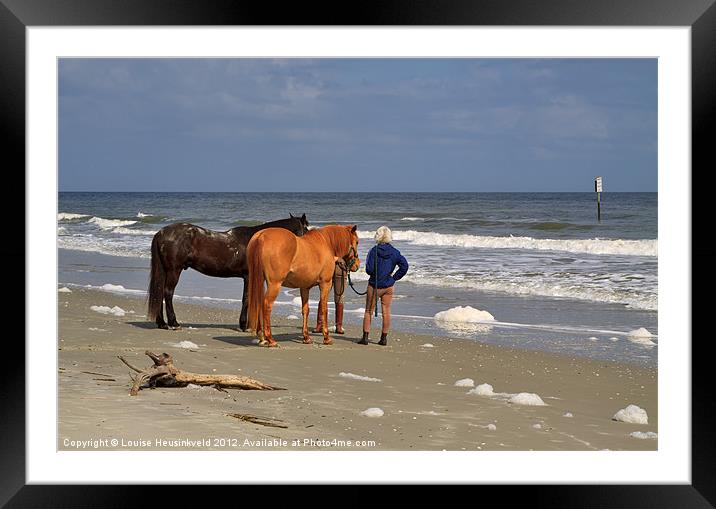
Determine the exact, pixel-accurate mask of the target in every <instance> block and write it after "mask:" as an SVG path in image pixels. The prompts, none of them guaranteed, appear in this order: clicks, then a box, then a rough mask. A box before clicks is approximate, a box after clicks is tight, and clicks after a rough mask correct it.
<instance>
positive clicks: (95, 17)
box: [0, 0, 716, 508]
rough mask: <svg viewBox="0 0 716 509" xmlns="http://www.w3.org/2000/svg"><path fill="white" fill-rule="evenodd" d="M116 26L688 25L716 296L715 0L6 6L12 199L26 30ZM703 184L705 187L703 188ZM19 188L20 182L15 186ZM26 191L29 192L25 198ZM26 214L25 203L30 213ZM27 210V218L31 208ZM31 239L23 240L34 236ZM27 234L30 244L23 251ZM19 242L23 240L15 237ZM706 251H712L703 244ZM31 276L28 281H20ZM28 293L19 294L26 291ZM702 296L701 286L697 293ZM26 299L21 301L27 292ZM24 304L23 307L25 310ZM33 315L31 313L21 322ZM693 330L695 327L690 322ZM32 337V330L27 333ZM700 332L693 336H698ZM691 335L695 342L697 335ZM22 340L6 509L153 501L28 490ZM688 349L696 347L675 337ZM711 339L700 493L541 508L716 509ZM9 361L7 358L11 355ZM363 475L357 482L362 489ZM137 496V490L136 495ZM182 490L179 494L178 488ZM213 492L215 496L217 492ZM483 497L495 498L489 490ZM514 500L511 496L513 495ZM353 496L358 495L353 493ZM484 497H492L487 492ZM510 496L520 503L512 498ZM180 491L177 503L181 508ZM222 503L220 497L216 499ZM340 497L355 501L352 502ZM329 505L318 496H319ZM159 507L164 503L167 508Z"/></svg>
mask: <svg viewBox="0 0 716 509" xmlns="http://www.w3.org/2000/svg"><path fill="white" fill-rule="evenodd" d="M92 25H94V26H108V25H150V26H160V25H184V26H198V25H200V26H203V25H334V26H348V25H426V26H436V25H463V26H466V25H497V26H507V25H552V26H590V25H598V26H689V27H691V43H692V54H691V62H692V65H691V73H692V168H699V169H698V170H697V171H694V170H692V169H690V168H685V169H684V171H690V172H691V174H690V175H691V182H692V246H691V253H692V273H697V274H698V275H699V278H698V286H699V287H700V288H703V289H706V290H708V289H710V288H711V283H712V281H713V279H714V278H713V276H712V275H711V274H712V270H711V268H710V267H709V263H713V261H715V260H716V256H715V255H716V252H715V251H714V248H713V247H709V246H707V245H706V244H705V243H704V244H702V246H699V247H697V246H695V245H694V244H695V242H694V241H695V240H697V239H701V238H704V237H708V236H709V232H710V229H709V228H708V226H709V223H710V222H711V221H709V220H710V217H711V215H710V214H709V212H710V210H709V209H710V202H711V201H712V200H709V195H706V194H705V193H708V192H709V191H710V186H708V184H707V183H706V182H705V180H704V178H705V177H706V176H709V175H710V173H711V172H713V171H714V168H716V164H714V163H715V161H714V159H715V158H714V153H713V149H712V147H711V145H713V142H712V139H711V136H710V133H711V132H712V129H713V128H714V127H715V125H714V124H716V5H714V0H622V1H618V2H617V1H610V2H595V1H593V0H592V1H590V0H549V1H544V2H534V1H531V0H489V1H475V0H458V1H452V2H438V1H429V2H428V1H414V2H412V1H409V0H402V1H395V0H392V1H388V0H384V1H381V2H376V3H375V4H362V5H355V6H351V8H350V9H337V8H324V6H323V5H321V4H312V5H306V4H304V3H291V2H286V3H285V4H282V5H281V6H280V8H276V6H275V5H272V4H269V3H264V4H260V3H258V2H254V3H251V4H249V3H248V2H241V1H236V0H233V1H232V0H214V1H211V2H209V1H204V2H202V1H199V0H125V1H122V2H117V1H112V0H0V115H2V135H3V136H2V137H1V139H2V144H3V156H4V161H6V164H5V171H4V172H3V177H4V179H5V182H6V184H5V185H6V188H7V189H17V190H18V191H17V192H13V193H12V194H13V195H15V196H23V197H24V195H25V194H24V191H25V179H24V171H21V168H22V169H23V170H24V168H25V54H26V46H25V28H26V27H31V26H92ZM697 175H698V185H694V183H695V182H694V180H696V179H694V177H695V176H697ZM13 179H14V182H13ZM19 189H22V190H23V193H20V192H19ZM23 205H24V203H23ZM19 207H20V205H19V204H18V203H17V201H13V200H3V208H4V210H3V212H4V215H3V217H11V214H15V215H16V214H17V210H18V209H19ZM23 209H24V207H23ZM26 234H27V233H24V235H26ZM24 235H23V240H24ZM18 237H19V236H18ZM702 242H703V241H702ZM24 246H25V244H24V241H21V240H20V239H19V238H15V239H13V241H12V242H2V243H0V259H1V260H2V263H3V265H2V266H3V267H4V268H5V269H6V270H5V274H4V275H5V278H6V281H8V283H7V284H9V285H11V286H12V287H13V288H24V282H25V273H26V272H27V271H31V270H32V267H28V266H26V264H25V247H24ZM21 266H22V267H24V269H25V271H20V270H18V267H21ZM21 283H22V286H21ZM694 289H695V287H692V292H693V291H694ZM23 295H24V290H23ZM703 295H705V296H704V297H702V298H697V297H698V295H697V293H696V292H694V293H693V296H694V297H693V299H692V317H694V318H698V319H699V321H698V323H703V322H704V319H703V318H701V317H703V316H708V314H707V313H708V308H707V306H709V304H710V301H711V299H709V298H708V297H707V296H708V293H706V294H703ZM21 302H22V304H20V303H21ZM21 305H22V306H23V310H22V311H24V310H25V307H24V306H25V299H24V298H23V299H19V298H18V299H16V300H15V302H14V303H11V304H8V306H9V309H7V310H6V313H7V316H10V317H12V320H11V321H13V322H16V323H18V324H20V323H22V324H24V321H23V322H20V319H19V317H20V316H21V310H20V306H21ZM22 316H24V312H23V313H22ZM692 323H693V324H694V325H695V324H696V323H697V321H696V320H693V322H692ZM21 328H22V329H23V330H22V333H23V337H24V333H25V331H24V325H23V326H22V327H21ZM695 330H696V329H694V331H695ZM692 336H695V334H693V333H692ZM18 337H19V336H18V335H10V334H6V335H5V338H4V339H5V344H4V346H5V349H4V350H5V351H4V353H5V355H4V356H3V357H4V359H5V363H4V365H3V383H2V384H0V401H1V405H2V409H1V410H0V416H2V418H1V419H0V422H2V434H1V435H0V504H2V505H7V507H63V506H72V507H83V506H85V505H87V506H89V505H93V506H97V505H99V506H101V507H114V506H120V505H122V506H125V505H129V504H134V503H141V502H148V499H147V498H146V495H142V493H140V491H139V489H134V488H135V487H132V488H129V487H126V486H57V485H52V486H39V485H26V484H25V467H26V463H25V445H26V444H25V390H24V386H25V363H26V362H32V359H27V358H26V357H25V349H24V345H23V343H22V342H20V341H19V340H18ZM671 339H673V340H679V341H683V342H684V343H685V344H686V342H687V341H690V340H691V338H671ZM709 340H710V338H709V337H708V336H706V335H703V336H702V337H694V341H692V345H691V346H692V390H693V393H692V398H693V399H692V404H691V408H692V439H691V443H692V451H691V454H692V472H691V473H692V483H691V484H690V485H640V486H631V485H614V486H596V485H584V486H557V487H555V486H530V487H528V488H527V489H528V490H529V495H528V496H529V498H530V499H531V500H532V503H533V504H539V505H541V504H546V505H549V506H550V507H555V506H569V507H575V506H579V507H605V506H611V507H630V508H634V507H713V506H714V504H716V482H714V479H716V469H715V468H714V465H715V463H716V462H715V461H714V444H716V417H715V416H714V408H715V406H716V405H715V404H714V398H713V396H712V394H711V384H710V383H709V382H710V380H708V378H707V375H708V373H709V372H710V369H711V366H710V365H709V364H710V358H711V357H710V356H709V355H708V353H709V352H708V342H709ZM8 350H9V351H8ZM359 480H360V479H359V476H357V478H356V481H359ZM137 488H139V487H137ZM177 488H178V487H177ZM214 489H215V488H214ZM485 489H486V488H485ZM510 489H511V490H514V487H512V488H510ZM349 490H350V492H352V493H356V494H357V493H358V489H357V487H356V486H353V487H350V488H349ZM482 493H483V496H484V494H485V492H484V491H483V492H482ZM512 493H515V492H514V491H513V492H512ZM177 495H178V494H177V493H176V490H172V491H171V492H170V498H171V497H176V498H177V499H179V497H177ZM217 495H218V493H217V492H213V496H214V497H216V496H217ZM342 496H343V497H347V498H349V499H351V498H352V497H351V495H350V493H348V492H344V494H343V495H342ZM319 498H320V497H319ZM161 499H162V497H159V503H162V502H161Z"/></svg>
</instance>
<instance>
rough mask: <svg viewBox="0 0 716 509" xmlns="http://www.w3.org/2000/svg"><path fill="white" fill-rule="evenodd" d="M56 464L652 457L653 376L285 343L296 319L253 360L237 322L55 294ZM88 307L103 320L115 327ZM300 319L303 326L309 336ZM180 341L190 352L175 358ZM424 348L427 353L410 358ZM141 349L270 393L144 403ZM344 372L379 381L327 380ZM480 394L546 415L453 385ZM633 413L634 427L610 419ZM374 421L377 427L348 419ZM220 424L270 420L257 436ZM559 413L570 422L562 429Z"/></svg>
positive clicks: (415, 338) (347, 339) (76, 292)
mask: <svg viewBox="0 0 716 509" xmlns="http://www.w3.org/2000/svg"><path fill="white" fill-rule="evenodd" d="M58 305H59V308H58V309H59V340H58V383H59V416H58V421H59V422H58V444H57V447H58V449H59V450H197V449H198V450H248V449H253V450H316V449H318V450H328V449H338V450H399V451H410V450H443V449H446V450H455V451H460V450H468V451H474V450H520V451H527V450H603V449H609V450H656V449H657V447H658V441H657V440H656V439H644V440H642V439H638V438H634V437H632V436H630V433H632V432H636V431H641V432H648V431H650V432H654V433H657V432H658V408H657V370H656V369H650V368H643V367H637V366H635V365H629V364H617V363H611V362H606V361H591V360H585V359H580V358H575V357H572V356H565V355H558V354H552V353H543V352H534V351H527V350H519V349H516V348H508V347H501V346H495V345H490V344H486V343H480V342H477V341H471V340H460V339H452V340H451V339H448V338H443V337H429V336H420V335H417V334H410V333H400V332H392V333H391V334H390V336H389V342H388V346H386V347H381V346H379V345H377V344H376V342H377V339H378V337H379V329H378V328H377V326H376V324H375V323H374V327H373V332H372V335H371V336H372V337H371V344H370V345H367V346H363V345H358V344H356V343H355V341H356V340H357V338H358V337H359V336H360V330H359V329H358V328H355V327H350V326H349V327H346V334H345V336H341V335H336V334H333V335H332V337H333V339H334V344H333V345H331V346H324V345H322V344H321V342H322V336H321V335H320V334H312V337H313V338H314V341H315V343H314V344H313V345H304V344H302V343H301V331H300V326H301V322H300V320H292V319H286V318H281V317H278V316H275V317H274V319H273V323H274V336H275V337H276V339H277V341H278V342H279V344H280V347H279V348H274V349H267V348H263V347H259V346H257V345H256V344H255V343H254V341H255V338H254V336H253V335H252V334H250V333H243V332H239V331H237V330H236V327H237V322H238V310H235V311H230V310H225V309H218V308H211V307H202V306H197V305H193V304H186V303H183V302H175V309H176V312H177V316H178V318H179V321H180V322H181V323H182V325H183V328H182V330H178V331H166V330H159V329H157V328H156V327H155V326H154V324H150V323H148V322H147V321H146V318H145V316H144V313H145V305H144V300H143V299H142V298H137V297H134V296H124V295H117V294H113V293H108V292H100V291H95V290H89V289H76V288H75V289H73V290H72V293H58ZM91 306H108V307H109V308H112V307H114V306H118V307H120V308H122V309H123V310H124V311H126V312H127V314H125V315H124V316H115V315H111V314H101V313H98V312H96V311H93V310H92V309H90V308H91ZM314 321H315V317H314V316H312V317H311V322H310V323H311V325H312V324H313V323H314ZM182 341H189V342H192V343H194V344H195V345H197V347H196V348H193V347H192V348H189V349H187V348H182V347H180V346H177V345H178V344H179V343H180V342H182ZM426 343H430V344H432V345H434V346H433V347H432V348H430V347H425V346H422V345H424V344H426ZM145 350H150V351H153V352H156V353H159V352H167V353H169V354H171V355H172V356H173V357H174V361H175V364H176V365H177V367H179V368H181V369H183V370H186V371H191V372H195V373H209V374H233V375H244V376H249V377H253V378H256V379H258V380H261V381H262V382H265V383H267V384H270V385H273V386H278V387H282V388H285V389H286V390H282V391H242V390H236V389H227V390H226V391H220V390H217V389H215V388H212V387H191V386H190V387H184V388H179V387H176V388H155V389H150V388H146V389H143V390H141V391H140V392H139V394H138V395H137V396H134V397H132V396H129V389H130V387H131V380H130V377H129V371H130V370H129V369H128V368H127V367H126V366H125V365H124V364H122V363H121V362H120V361H119V359H118V358H117V356H118V355H122V356H124V357H125V358H126V359H127V361H129V362H130V363H131V364H133V365H135V366H138V367H142V368H144V367H147V366H149V365H150V364H151V361H150V359H149V358H148V357H146V356H145V355H144V351H145ZM340 373H350V374H353V375H359V376H363V377H370V378H377V379H379V380H380V381H365V380H358V379H354V378H348V377H343V376H340ZM465 378H471V379H473V380H474V382H475V385H479V384H483V383H488V384H490V385H492V386H493V387H494V392H495V393H503V394H504V393H511V394H515V393H521V392H527V393H535V394H537V395H539V396H540V397H541V399H542V400H543V401H544V403H545V404H546V406H525V405H518V404H513V403H509V402H508V401H507V399H508V398H507V396H502V397H500V396H494V397H487V396H478V395H474V394H467V393H468V391H469V390H470V387H456V386H454V384H455V382H456V381H457V380H460V379H465ZM630 404H634V405H638V406H639V407H641V408H643V409H644V410H646V411H647V413H648V417H649V423H648V425H637V424H628V423H624V422H617V421H614V420H612V417H613V416H614V414H615V413H616V412H617V411H618V410H620V409H623V408H625V407H626V406H627V405H630ZM368 408H380V409H381V410H382V411H383V412H384V414H383V415H382V416H381V417H366V416H363V415H361V412H363V411H364V410H366V409H368ZM230 414H244V415H253V416H258V417H266V418H270V419H275V420H273V421H270V422H273V423H274V424H278V425H280V426H285V427H269V426H262V425H259V424H254V423H251V422H245V421H241V420H239V419H237V418H235V417H232V416H230ZM565 414H571V417H569V416H565Z"/></svg>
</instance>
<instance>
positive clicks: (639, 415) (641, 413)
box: [612, 405, 649, 424]
mask: <svg viewBox="0 0 716 509" xmlns="http://www.w3.org/2000/svg"><path fill="white" fill-rule="evenodd" d="M612 420H615V421H621V422H628V423H629V424H649V416H648V415H647V414H646V410H644V409H643V408H639V407H638V406H636V405H629V406H627V407H626V408H622V409H621V410H619V411H618V412H617V413H616V414H614V417H612Z"/></svg>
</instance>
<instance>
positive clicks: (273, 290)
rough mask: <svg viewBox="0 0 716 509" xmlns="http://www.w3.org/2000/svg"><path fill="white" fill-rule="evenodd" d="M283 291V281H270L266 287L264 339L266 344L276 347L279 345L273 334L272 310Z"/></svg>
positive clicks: (263, 324)
mask: <svg viewBox="0 0 716 509" xmlns="http://www.w3.org/2000/svg"><path fill="white" fill-rule="evenodd" d="M280 291H281V283H270V284H268V285H267V288H266V295H265V296H264V311H263V323H262V328H263V331H264V341H265V342H266V343H267V344H266V346H268V347H274V346H278V343H276V340H275V339H274V338H273V335H272V334H271V310H272V309H273V303H274V301H275V300H276V297H278V294H279V292H280Z"/></svg>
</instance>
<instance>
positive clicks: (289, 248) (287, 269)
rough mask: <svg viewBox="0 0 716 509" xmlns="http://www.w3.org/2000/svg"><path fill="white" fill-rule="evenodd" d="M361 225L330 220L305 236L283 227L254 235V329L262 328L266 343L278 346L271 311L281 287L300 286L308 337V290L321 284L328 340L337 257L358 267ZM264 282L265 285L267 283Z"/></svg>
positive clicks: (251, 295) (251, 282)
mask: <svg viewBox="0 0 716 509" xmlns="http://www.w3.org/2000/svg"><path fill="white" fill-rule="evenodd" d="M356 229H357V226H355V225H354V226H344V225H328V226H324V227H323V228H317V229H315V230H311V231H309V232H308V233H306V234H304V235H303V237H297V236H296V235H294V234H292V233H291V232H288V231H286V230H281V229H279V228H267V229H265V230H261V231H260V232H258V233H257V234H256V235H254V236H253V237H252V238H251V240H250V241H249V245H248V246H247V247H246V256H247V259H248V264H249V323H248V325H249V329H252V330H255V331H256V332H257V333H259V330H261V331H262V332H263V339H262V340H261V343H260V344H262V345H266V346H270V347H271V346H277V343H276V340H275V339H274V338H273V336H272V335H271V310H272V309H273V303H274V301H275V300H276V297H277V296H278V294H279V291H280V290H281V287H282V286H285V287H287V288H300V289H301V312H302V313H303V342H304V343H311V342H312V341H311V337H310V336H309V335H308V291H309V290H310V289H311V288H313V287H314V286H316V285H318V286H319V288H320V289H321V297H320V300H319V303H318V314H319V316H322V317H323V320H322V322H321V323H322V324H323V331H322V332H323V344H324V345H330V344H331V343H333V340H332V339H331V338H330V337H328V325H327V324H328V316H327V315H328V292H329V291H330V290H331V286H332V285H333V272H334V270H335V268H336V262H338V263H345V266H346V267H348V269H349V270H350V271H351V272H355V271H357V270H358V267H359V266H360V260H359V259H358V234H357V233H356ZM264 282H265V283H266V288H264Z"/></svg>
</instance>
